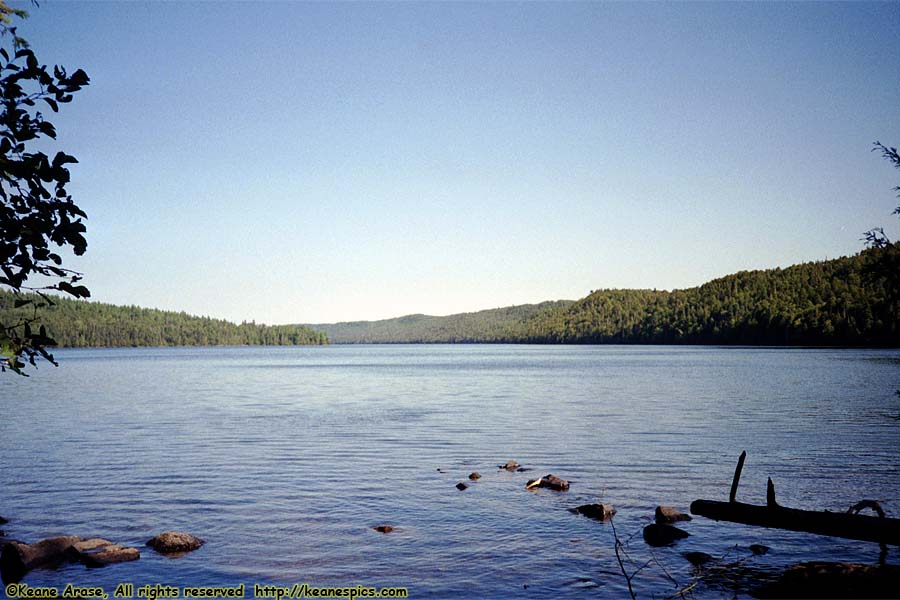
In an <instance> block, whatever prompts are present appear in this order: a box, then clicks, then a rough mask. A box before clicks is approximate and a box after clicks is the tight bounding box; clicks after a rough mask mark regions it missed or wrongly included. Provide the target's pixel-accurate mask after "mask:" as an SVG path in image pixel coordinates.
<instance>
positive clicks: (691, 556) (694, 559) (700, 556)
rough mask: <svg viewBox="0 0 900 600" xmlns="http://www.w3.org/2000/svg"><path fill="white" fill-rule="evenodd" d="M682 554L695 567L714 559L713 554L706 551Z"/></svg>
mask: <svg viewBox="0 0 900 600" xmlns="http://www.w3.org/2000/svg"><path fill="white" fill-rule="evenodd" d="M682 556H683V557H685V558H686V559H687V561H688V562H689V563H691V564H692V565H694V566H695V567H700V566H702V565H705V564H706V563H708V562H711V561H712V560H713V557H712V555H711V554H707V553H706V552H685V553H684V554H682Z"/></svg>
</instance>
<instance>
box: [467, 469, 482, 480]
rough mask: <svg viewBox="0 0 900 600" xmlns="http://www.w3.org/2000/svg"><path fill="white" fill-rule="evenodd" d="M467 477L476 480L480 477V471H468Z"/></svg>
mask: <svg viewBox="0 0 900 600" xmlns="http://www.w3.org/2000/svg"><path fill="white" fill-rule="evenodd" d="M469 479H471V480H472V481H478V480H479V479H481V473H479V472H478V471H473V472H472V473H469Z"/></svg>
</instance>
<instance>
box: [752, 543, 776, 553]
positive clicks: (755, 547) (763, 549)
mask: <svg viewBox="0 0 900 600" xmlns="http://www.w3.org/2000/svg"><path fill="white" fill-rule="evenodd" d="M769 550H771V548H769V547H768V546H763V545H762V544H750V552H752V553H753V554H755V555H756V556H762V555H763V554H768V553H769Z"/></svg>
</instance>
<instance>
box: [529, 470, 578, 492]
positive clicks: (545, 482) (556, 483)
mask: <svg viewBox="0 0 900 600" xmlns="http://www.w3.org/2000/svg"><path fill="white" fill-rule="evenodd" d="M538 487H542V488H550V489H551V490H556V491H558V492H564V491H566V490H568V489H569V482H568V481H566V480H565V479H562V478H561V477H557V476H556V475H553V474H552V473H549V474H547V475H544V476H543V477H539V478H537V479H532V480H531V481H529V482H528V483H526V484H525V489H526V490H531V489H534V488H538Z"/></svg>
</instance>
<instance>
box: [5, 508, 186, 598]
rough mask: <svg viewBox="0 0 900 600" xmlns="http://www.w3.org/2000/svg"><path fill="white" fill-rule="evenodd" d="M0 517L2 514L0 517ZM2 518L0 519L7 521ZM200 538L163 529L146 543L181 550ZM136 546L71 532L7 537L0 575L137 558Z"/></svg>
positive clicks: (11, 578)
mask: <svg viewBox="0 0 900 600" xmlns="http://www.w3.org/2000/svg"><path fill="white" fill-rule="evenodd" d="M0 519H2V517H0ZM8 522H9V521H7V520H6V519H2V523H8ZM203 543H204V542H203V540H201V539H200V538H197V537H194V536H192V535H189V534H187V533H180V532H176V531H166V532H164V533H161V534H160V535H158V536H156V537H154V538H152V539H150V540H148V541H147V546H149V547H151V548H153V549H154V550H156V551H157V552H159V553H160V554H176V553H185V552H190V551H192V550H196V549H197V548H199V547H200V546H202V545H203ZM140 557H141V553H140V551H139V550H138V549H137V548H132V547H128V546H123V545H121V544H117V543H115V542H111V541H110V540H106V539H103V538H88V539H85V538H82V537H79V536H74V535H67V536H60V537H54V538H48V539H45V540H41V541H39V542H35V543H33V544H26V543H24V542H20V541H17V540H10V541H7V542H6V543H4V544H3V547H2V550H0V576H2V578H3V581H5V582H16V581H20V580H21V579H22V577H24V576H25V574H26V573H28V571H30V570H32V569H35V568H37V567H48V566H55V565H59V564H62V563H66V562H78V563H82V564H84V565H86V566H88V567H91V568H97V567H105V566H107V565H111V564H114V563H120V562H128V561H132V560H138V559H139V558H140Z"/></svg>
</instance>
